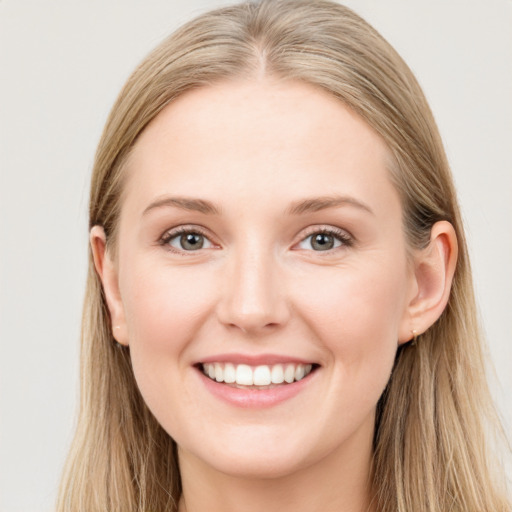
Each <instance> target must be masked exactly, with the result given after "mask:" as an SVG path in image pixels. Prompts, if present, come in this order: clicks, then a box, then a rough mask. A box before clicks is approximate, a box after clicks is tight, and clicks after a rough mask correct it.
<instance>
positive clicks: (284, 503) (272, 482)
mask: <svg viewBox="0 0 512 512" xmlns="http://www.w3.org/2000/svg"><path fill="white" fill-rule="evenodd" d="M356 437H357V439H354V440H353V441H354V442H352V443H347V444H348V445H349V446H347V444H345V445H344V446H343V447H338V448H337V449H336V450H334V451H332V452H331V453H329V454H328V455H326V456H325V457H323V458H322V459H321V460H319V461H316V462H315V463H314V464H311V465H307V466H305V467H302V468H300V469H297V470H296V471H293V472H292V473H290V474H287V475H285V476H280V477H277V478H261V477H258V478H254V477H250V476H240V475H230V474H229V475H228V474H226V473H222V472H220V471H217V470H216V469H215V468H212V467H211V466H208V465H207V464H205V463H204V462H203V461H202V460H200V459H198V458H197V457H195V456H194V455H193V454H191V453H190V452H186V451H185V450H182V449H180V450H179V460H180V470H181V475H182V485H183V494H182V498H181V500H180V506H179V512H239V511H240V510H243V511H244V512H261V510H265V512H291V511H293V512H320V511H322V512H334V511H335V512H370V511H371V510H373V509H372V507H371V505H370V502H371V500H370V495H371V489H370V471H371V457H372V449H371V438H369V439H366V442H364V443H361V441H362V440H361V438H360V436H356Z"/></svg>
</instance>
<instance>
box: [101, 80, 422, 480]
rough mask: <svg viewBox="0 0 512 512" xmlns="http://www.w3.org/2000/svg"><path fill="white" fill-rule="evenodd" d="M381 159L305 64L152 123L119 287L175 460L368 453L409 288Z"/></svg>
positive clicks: (405, 319) (120, 319)
mask: <svg viewBox="0 0 512 512" xmlns="http://www.w3.org/2000/svg"><path fill="white" fill-rule="evenodd" d="M388 160H389V159H388V152H387V149H386V147H385V144H384V143H383V141H382V140H381V138H380V137H379V136H378V135H377V134H376V133H375V132H374V131H372V129H371V128H369V126H368V125H366V124H365V122H364V121H363V120H362V119H361V118H359V117H358V116H357V115H355V114H354V113H352V112H351V111H350V110H348V109H347V108H346V107H345V106H344V105H343V104H342V103H341V102H340V101H339V100H336V99H334V98H333V97H331V96H329V95H328V94H327V93H326V92H323V91H320V90H318V89H315V88H314V87H312V86H310V85H306V84H302V83H298V82H273V81H270V80H268V79H266V80H264V81H254V82H245V81H239V82H226V83H221V84H218V85H214V86H210V87H204V88H201V89H197V90H195V91H193V92H189V93H187V94H185V95H183V96H182V97H181V98H179V99H178V100H177V101H175V102H173V103H172V104H171V105H170V106H168V107H167V108H166V109H165V110H164V111H163V112H162V113H160V114H159V115H158V117H157V118H156V119H155V120H154V121H153V122H152V123H151V124H150V125H149V127H148V128H147V129H146V130H145V131H144V132H143V133H142V135H141V137H140V139H139V140H138V142H137V143H136V145H135V149H134V151H133V154H132V155H131V156H130V160H129V164H128V167H127V183H126V189H125V196H124V199H123V206H122V211H121V217H120V227H119V238H118V252H117V256H116V262H115V279H113V281H114V282H115V284H114V285H109V286H111V288H112V289H111V290H110V292H109V296H110V302H109V304H110V306H111V311H114V313H113V317H114V325H118V326H119V327H118V329H117V331H115V333H116V337H117V339H118V340H119V341H121V342H122V343H126V344H129V346H130V354H131V358H132V362H133V368H134V372H135V376H136V379H137V383H138V386H139V387H140V391H141V393H142V395H143V397H144V400H145V401H146V403H147V405H148V406H149V408H150V409H151V411H152V412H153V414H154V415H155V417H156V418H157V420H158V421H159V422H160V424H161V425H162V426H163V428H164V429H165V430H166V431H167V432H168V433H169V434H170V435H171V436H172V437H173V438H174V439H175V440H176V441H177V443H178V445H179V448H180V460H181V462H182V463H183V462H184V461H185V462H186V461H187V460H195V461H196V462H197V463H200V464H204V465H206V466H208V467H210V468H213V469H216V470H220V471H222V472H225V473H230V474H238V475H246V476H250V475H253V476H279V475H285V474H289V473H291V472H293V471H296V470H298V469H303V468H306V467H308V466H310V465H314V464H316V463H318V462H320V461H321V460H325V459H326V458H329V457H336V456H338V455H341V454H344V455H346V456H347V457H355V458H357V457H359V458H361V457H364V458H365V460H367V458H368V457H369V453H370V447H371V440H372V435H373V426H374V414H375V407H376V403H377V401H378V399H379V397H380V395H381V393H382V391H383V390H384V387H385V386H386V383H387V381H388V378H389V376H390V372H391V369H392V366H393V361H394V357H395V353H396V349H397V345H398V344H399V343H400V342H404V341H406V340H407V339H409V338H410V337H411V336H410V329H411V325H410V318H409V315H408V310H407V308H408V303H409V301H410V300H411V297H412V296H413V295H414V294H415V293H416V288H415V282H414V276H413V272H412V270H411V269H410V266H409V265H408V260H407V250H406V243H405V239H404V233H403V229H402V211H401V205H400V201H399V197H398V194H397V192H396V190H395V188H394V187H393V185H392V183H391V181H390V176H389V171H388V169H387V168H386V163H387V162H388ZM117 287H118V288H117ZM116 301H117V302H116ZM112 304H114V306H113V307H112ZM115 304H117V306H116V305H115ZM116 308H117V309H116ZM115 311H117V312H115ZM205 372H206V373H209V374H210V375H211V377H210V376H208V375H205ZM304 372H305V373H306V374H307V375H306V376H305V377H303V378H301V376H302V374H303V373H304ZM308 372H310V373H308ZM251 379H252V382H254V379H256V384H257V385H256V386H254V384H253V385H250V382H251ZM283 379H285V381H284V382H283ZM296 379H299V380H296ZM219 380H227V381H228V383H226V382H218V381H219ZM233 380H235V382H233ZM291 380H293V382H287V381H291ZM272 381H273V382H274V383H272ZM269 382H271V384H269ZM280 382H281V383H280ZM354 460H356V459H354Z"/></svg>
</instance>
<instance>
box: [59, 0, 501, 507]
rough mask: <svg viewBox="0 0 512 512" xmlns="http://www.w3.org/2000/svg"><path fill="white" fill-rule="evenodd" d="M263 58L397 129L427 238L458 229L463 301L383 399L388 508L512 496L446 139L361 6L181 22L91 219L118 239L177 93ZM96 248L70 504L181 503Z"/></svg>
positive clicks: (128, 88) (152, 66) (418, 348)
mask: <svg viewBox="0 0 512 512" xmlns="http://www.w3.org/2000/svg"><path fill="white" fill-rule="evenodd" d="M257 73H264V74H267V75H275V76H279V77H282V78H285V79H292V80H301V81H304V82H307V83H310V84H313V85H315V86H318V87H321V88H322V89H324V90H326V91H328V92H330V93H331V94H333V95H334V96H335V97H337V98H339V100H340V101H342V102H343V103H344V104H346V105H347V106H349V107H350V108H351V109H353V110H354V111H355V112H357V113H358V114H359V115H360V116H362V117H363V118H364V119H365V120H366V122H367V123H368V124H369V125H370V126H372V127H373V128H374V129H375V130H376V131H377V132H378V133H379V134H380V135H381V136H382V138H383V139H384V140H385V141H386V143H387V145H388V147H389V149H390V151H391V154H392V155H393V163H392V166H391V167H392V169H391V175H392V179H393V181H394V183H395V185H396V187H397V189H398V191H399V193H400V195H401V200H402V205H403V211H404V226H405V228H404V229H405V233H406V236H407V238H408V241H409V244H410V245H411V246H413V247H420V246H424V245H425V244H426V243H428V239H429V233H430V229H431V227H432V225H433V224H434V223H435V222H436V221H438V220H448V221H449V222H451V223H452V224H453V226H454V228H455V231H456V233H457V238H458V243H459V259H458V263H457V269H456V273H455V278H454V282H453V287H452V291H451V296H450V299H449V303H448V306H447V308H446V310H445V311H444V313H443V314H442V316H441V318H440V319H439V321H438V322H437V323H436V324H435V325H434V326H432V327H431V328H430V329H429V330H428V331H427V332H426V333H424V334H423V335H421V337H420V338H419V339H418V340H417V342H416V343H415V345H414V346H411V345H406V346H404V347H403V348H402V349H400V350H399V351H398V354H397V357H396V363H395V367H394V370H393V374H392V376H391V379H390V382H389V384H388V386H387V388H386V390H385V392H384V394H383V396H382V398H381V400H380V402H379V404H378V408H377V421H376V428H375V438H374V461H373V473H372V479H373V480H372V483H373V496H374V500H375V504H376V508H377V510H379V512H397V511H399V512H412V511H414V512H416V511H421V512H447V511H460V512H462V511H464V512H477V511H478V512H482V511H489V512H490V511H493V512H497V511H506V510H507V511H508V510H510V509H509V506H510V504H509V502H508V501H507V499H506V497H505V494H504V491H503V492H502V491H501V490H500V488H499V486H498V485H497V480H498V479H499V475H497V476H496V475H495V474H493V473H492V472H491V468H492V467H493V466H492V464H493V461H492V460H490V459H489V453H488V452H489V450H488V444H487V438H486V435H487V434H488V433H489V432H490V431H492V429H494V430H495V427H496V425H497V422H496V416H495V412H494V409H493V406H492V401H491V399H490V394H489V391H488V388H487V384H486V378H485V373H484V362H483V356H482V340H481V336H480V332H479V327H478V323H477V320H476V318H477V314H476V310H475V302H474V294H473V287H472V280H471V271H470V266H469V261H468V255H467V249H466V243H465V239H464V232H463V228H462V223H461V217H460V213H459V209H458V206H457V199H456V195H455V191H454V188H453V183H452V178H451V175H450V171H449V167H448V163H447V160H446V156H445V153H444V149H443V145H442V142H441V139H440V136H439V133H438V130H437V127H436V124H435V122H434V119H433V116H432V114H431V111H430V109H429V107H428V105H427V103H426V100H425V97H424V95H423V93H422V91H421V89H420V87H419V85H418V83H417V82H416V80H415V78H414V76H413V74H412V73H411V71H410V70H409V68H408V67H407V65H406V64H405V63H404V62H403V60H402V59H401V58H400V57H399V55H398V54H397V53H396V52H395V51H394V50H393V48H391V46H390V45H389V44H388V43H387V42H386V41H385V40H384V39H383V38H382V37H381V36H380V35H379V34H378V33H377V32H376V31H375V30H374V29H373V28H372V27H371V26H369V25H368V24H367V23H366V22H365V21H364V20H362V19H361V18H360V17H359V16H357V15H356V14H355V13H353V12H352V11H351V10H349V9H348V8H346V7H343V6H341V5H338V4H336V3H333V2H330V1H325V0H263V1H262V2H247V3H243V4H239V5H235V6H232V7H227V8H223V9H219V10H216V11H212V12H210V13H207V14H205V15H202V16H200V17H198V18H197V19H195V20H193V21H191V22H189V23H188V24H186V25H185V26H183V27H182V28H181V29H179V30H178V31H177V32H175V33H174V34H173V35H171V36H170V37H169V38H168V39H167V40H165V41H164V42H163V43H162V44H161V45H160V46H158V47H157V48H156V49H155V50H154V51H153V52H152V53H151V54H150V55H149V56H148V57H147V58H146V59H145V60H144V61H143V62H142V63H141V64H140V65H139V67H138V68H137V69H136V70H135V72H134V73H133V74H132V76H131V77H130V78H129V79H128V81H127V83H126V85H125V87H124V88H123V90H122V92H121V94H120V95H119V98H118V99H117V101H116V103H115V105H114V107H113V109H112V112H111V114H110V117H109V119H108V121H107V124H106V127H105V130H104V132H103V135H102V137H101V140H100V143H99V147H98V150H97V154H96V160H95V165H94V170H93V177H92V184H91V195H90V217H89V222H90V226H91V227H92V226H94V225H101V226H103V227H104V229H105V232H106V234H107V240H108V242H107V243H108V244H109V245H110V247H112V248H113V247H114V245H115V240H116V227H117V223H118V217H119V211H120V205H121V200H122V191H123V178H124V174H123V167H124V163H125V162H126V160H127V158H128V156H129V154H130V150H131V148H132V147H133V145H134V143H135V142H136V140H137V137H138V136H139V135H140V133H141V132H142V131H143V130H144V128H145V127H146V126H147V125H148V123H149V122H151V120H152V119H154V118H155V116H157V115H158V113H159V112H160V111H161V110H162V109H163V108H164V107H165V106H166V105H168V104H169V103H170V102H171V101H173V100H174V99H175V98H177V97H178V96H180V95H181V94H183V93H185V92H186V91H188V90H190V89H192V88H197V87H201V86H204V85H207V84H211V83H213V82H216V81H219V80H222V79H227V78H231V77H240V76H244V77H247V78H249V79H250V78H251V77H254V76H255V75H256V74H257ZM89 261H90V263H89V274H88V281H87V291H86V296H85V304H84V313H83V327H82V349H81V401H80V414H79V419H78V426H77V431H76V435H75V439H74V441H73V444H72V448H71V451H70V454H69V457H68V461H67V464H66V467H65V470H64V476H63V480H62V484H61V490H60V495H59V500H58V511H59V512H64V511H67V512H71V511H72V512H93V511H100V510H101V511H105V510H108V511H111V512H129V511H150V510H152V511H175V510H176V509H177V502H178V499H179V496H180V492H181V487H180V475H179V468H178V465H177V458H176V446H175V443H174V441H173V440H172V439H171V438H170V437H169V436H168V434H167V433H166V432H165V431H164V430H163V429H162V427H160V425H159V424H158V423H157V422H156V420H155V419H154V417H153V416H152V414H151V413H150V411H149V410H148V408H147V407H146V405H145V403H144V401H143V400H142V397H141V395H140V393H139V391H138V389H137V385H136V383H135V379H134V375H133V372H132V367H131V362H130V353H129V349H128V348H125V347H121V346H118V345H117V344H116V343H115V341H114V338H113V336H112V332H111V325H110V320H109V314H108V310H107V307H106V304H105V300H104V297H103V292H102V287H101V283H100V281H99V278H98V276H97V274H96V272H95V270H94V265H93V263H92V257H91V255H90V256H89ZM497 477H498V478H497Z"/></svg>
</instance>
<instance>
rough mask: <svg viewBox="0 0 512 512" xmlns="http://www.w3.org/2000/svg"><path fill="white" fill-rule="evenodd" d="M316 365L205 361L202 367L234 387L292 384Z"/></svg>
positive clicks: (208, 373) (214, 376)
mask: <svg viewBox="0 0 512 512" xmlns="http://www.w3.org/2000/svg"><path fill="white" fill-rule="evenodd" d="M315 366H316V365H312V364H301V363H287V364H274V365H258V366H250V365H248V364H233V363H221V362H215V363H203V364H202V365H201V366H200V367H201V369H202V371H203V373H204V374H205V375H206V376H207V377H209V378H210V379H211V380H214V381H216V382H223V383H225V384H231V385H233V386H234V387H243V388H247V387H250V388H251V389H255V388H258V387H260V386H261V387H264V389H266V388H268V387H269V386H271V385H278V384H291V383H293V382H297V381H300V380H302V379H303V378H304V377H306V376H307V375H309V374H310V373H311V372H312V371H313V370H314V369H315Z"/></svg>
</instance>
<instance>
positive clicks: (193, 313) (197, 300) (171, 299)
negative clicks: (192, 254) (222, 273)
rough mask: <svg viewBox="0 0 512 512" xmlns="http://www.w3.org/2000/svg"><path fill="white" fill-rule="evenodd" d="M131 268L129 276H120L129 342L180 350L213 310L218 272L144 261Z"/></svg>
mask: <svg viewBox="0 0 512 512" xmlns="http://www.w3.org/2000/svg"><path fill="white" fill-rule="evenodd" d="M129 268H131V272H130V275H126V276H122V275H121V283H122V290H121V292H122V296H123V305H124V309H125V313H126V319H127V323H128V332H129V339H130V345H144V347H145V349H146V351H148V352H165V353H169V352H178V351H180V350H181V349H182V348H183V345H184V344H185V343H186V342H187V341H188V340H190V338H191V336H192V335H193V333H194V331H195V329H197V328H198V327H199V325H200V324H201V322H202V321H203V320H204V318H205V316H206V315H208V313H209V311H210V309H211V304H212V295H213V294H214V293H215V289H216V286H215V282H214V279H213V276H214V275H215V273H212V272H211V271H207V270H205V271H201V272H198V271H195V272H187V271H186V270H184V269H181V268H179V267H178V268H171V267H165V266H162V265H159V266H157V265H151V264H150V263H144V262H141V263H140V264H139V265H136V264H133V263H132V265H131V266H130V267H129ZM123 277H124V279H123Z"/></svg>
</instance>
